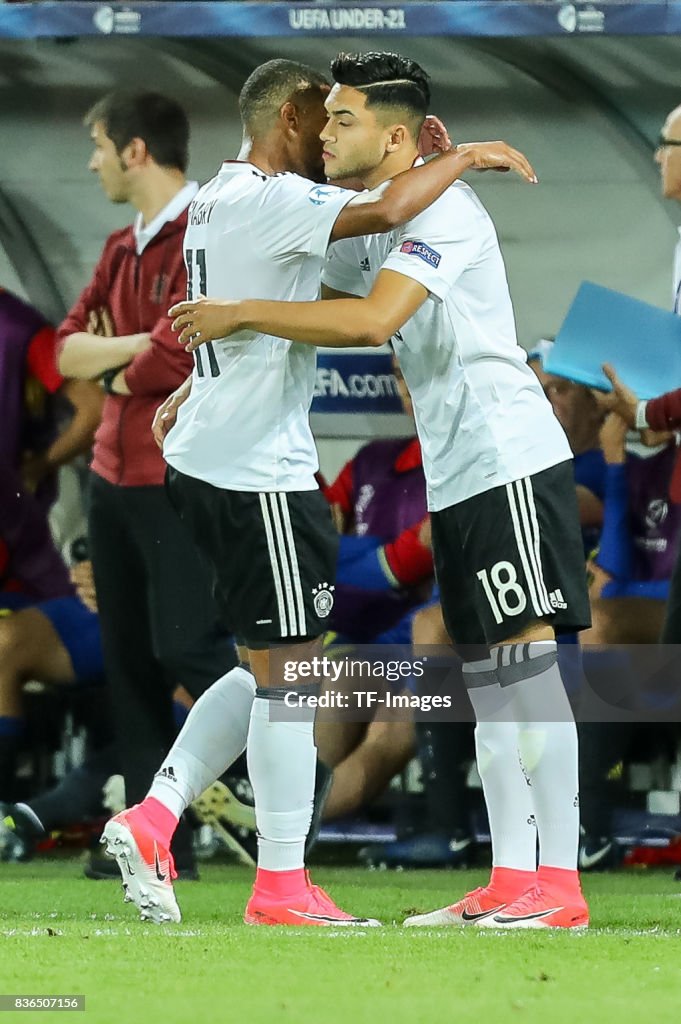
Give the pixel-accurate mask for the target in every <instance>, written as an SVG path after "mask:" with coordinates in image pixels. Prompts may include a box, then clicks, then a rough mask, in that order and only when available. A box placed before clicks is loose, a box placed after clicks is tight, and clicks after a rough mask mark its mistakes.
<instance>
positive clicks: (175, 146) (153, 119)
mask: <svg viewBox="0 0 681 1024" xmlns="http://www.w3.org/2000/svg"><path fill="white" fill-rule="evenodd" d="M84 120H85V124H86V125H88V126H89V127H92V126H93V125H94V124H98V123H99V124H101V125H102V126H103V128H104V131H105V132H106V134H107V135H108V137H109V138H110V139H111V141H112V142H113V144H114V146H115V147H116V152H117V153H120V152H121V151H122V150H123V149H125V147H126V146H127V145H128V143H129V142H132V140H133V139H142V140H143V142H144V143H145V144H146V147H147V150H148V151H149V154H150V156H151V157H152V158H153V159H154V160H155V161H156V163H157V164H158V165H159V166H160V167H172V168H175V169H177V170H178V171H183V172H184V171H186V170H187V164H188V163H189V120H188V118H187V115H186V113H185V111H184V110H183V108H182V107H181V106H180V104H179V103H177V101H176V100H172V99H170V98H169V97H168V96H162V95H161V94H160V93H158V92H142V91H137V90H127V89H118V90H116V91H115V92H110V93H107V95H106V96H103V97H102V98H101V99H100V100H98V101H97V103H95V104H94V106H92V107H90V109H89V110H88V112H87V114H86V115H85V118H84Z"/></svg>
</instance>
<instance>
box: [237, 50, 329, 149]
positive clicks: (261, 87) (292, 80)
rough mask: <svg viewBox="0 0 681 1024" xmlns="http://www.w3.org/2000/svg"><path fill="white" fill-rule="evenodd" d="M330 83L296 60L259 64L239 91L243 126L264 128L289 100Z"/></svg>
mask: <svg viewBox="0 0 681 1024" xmlns="http://www.w3.org/2000/svg"><path fill="white" fill-rule="evenodd" d="M328 84H329V83H328V81H327V79H326V78H325V76H324V75H322V74H321V73H320V72H319V71H315V69H314V68H311V67H310V66H309V65H308V64H301V63H300V62H299V61H296V60H284V59H283V58H278V59H276V60H268V61H267V62H266V63H265V64H260V66H259V67H257V68H256V69H255V71H253V72H252V73H251V74H250V75H249V76H248V78H247V79H246V81H245V82H244V84H243V87H242V89H241V93H240V95H239V112H240V114H241V120H242V122H243V124H244V127H245V128H246V129H247V130H248V131H250V132H255V131H262V130H265V129H266V128H267V127H268V124H269V123H270V122H271V121H272V120H273V119H274V118H275V117H276V116H277V115H278V113H279V110H280V108H281V107H282V105H283V104H284V103H286V102H287V100H291V99H296V98H301V97H303V96H304V94H305V93H308V92H310V91H311V90H315V89H320V88H321V87H322V86H328Z"/></svg>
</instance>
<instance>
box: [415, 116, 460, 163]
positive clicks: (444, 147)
mask: <svg viewBox="0 0 681 1024" xmlns="http://www.w3.org/2000/svg"><path fill="white" fill-rule="evenodd" d="M451 148H452V140H451V139H450V137H449V135H448V133H447V129H446V128H445V126H444V124H443V123H442V121H441V120H440V118H439V117H435V115H434V114H428V116H427V117H426V119H425V121H424V122H423V128H422V129H421V132H420V134H419V141H418V151H419V156H433V154H434V153H448V152H449V150H450V149H451Z"/></svg>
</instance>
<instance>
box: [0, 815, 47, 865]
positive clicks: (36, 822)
mask: <svg viewBox="0 0 681 1024" xmlns="http://www.w3.org/2000/svg"><path fill="white" fill-rule="evenodd" d="M44 835H45V829H44V828H43V826H42V822H41V821H40V818H39V817H38V816H37V814H34V812H33V811H32V810H31V808H30V807H29V806H28V805H27V804H2V803H0V861H27V860H31V858H32V857H33V854H34V852H35V845H36V842H37V841H38V839H39V838H40V837H41V836H44Z"/></svg>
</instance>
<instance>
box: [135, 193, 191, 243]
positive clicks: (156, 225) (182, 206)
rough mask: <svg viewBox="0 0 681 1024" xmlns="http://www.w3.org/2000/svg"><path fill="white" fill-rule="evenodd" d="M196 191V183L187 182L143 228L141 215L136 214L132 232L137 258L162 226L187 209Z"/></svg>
mask: <svg viewBox="0 0 681 1024" xmlns="http://www.w3.org/2000/svg"><path fill="white" fill-rule="evenodd" d="M198 191H199V183H198V181H188V182H187V184H186V185H185V186H184V187H183V188H181V189H180V191H179V192H178V193H177V195H174V196H173V198H172V199H171V200H170V202H169V203H168V204H167V205H166V206H164V207H163V209H162V210H161V211H160V213H157V214H156V216H155V217H154V219H153V220H151V221H149V223H148V224H146V225H144V226H143V225H142V214H141V213H138V214H137V216H136V217H135V222H134V224H133V226H132V231H133V235H134V236H135V249H136V250H137V255H138V256H141V255H142V253H143V252H144V250H145V249H146V247H147V246H148V245H149V242H151V241H152V240H153V239H154V238H156V235H157V234H158V233H159V231H160V230H161V228H162V227H163V225H164V224H167V223H168V221H171V220H175V219H176V218H177V217H179V216H180V214H181V213H182V211H183V210H186V209H187V207H188V206H189V204H190V203H191V201H192V199H193V198H194V196H195V195H196V193H197V192H198Z"/></svg>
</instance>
